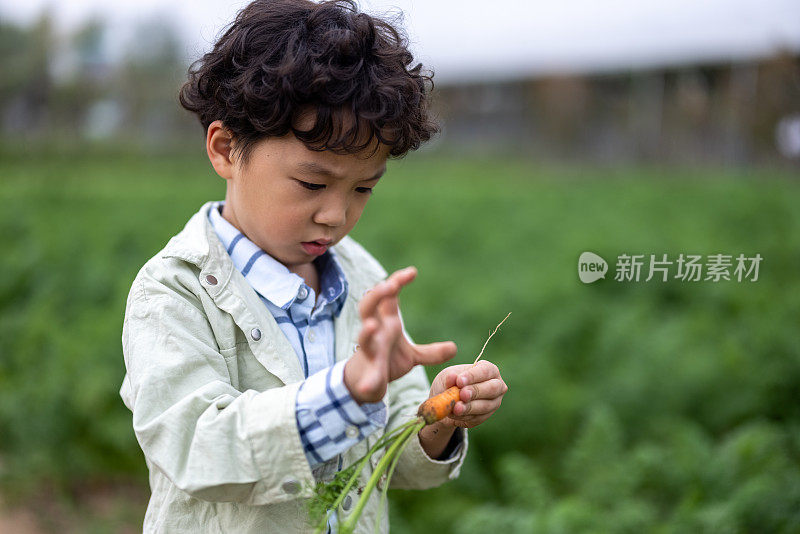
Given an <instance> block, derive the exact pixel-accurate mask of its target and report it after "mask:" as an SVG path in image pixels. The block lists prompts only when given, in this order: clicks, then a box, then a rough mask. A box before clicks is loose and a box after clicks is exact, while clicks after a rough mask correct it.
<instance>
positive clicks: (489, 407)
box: [453, 399, 501, 419]
mask: <svg viewBox="0 0 800 534" xmlns="http://www.w3.org/2000/svg"><path fill="white" fill-rule="evenodd" d="M500 402H501V400H500V399H492V400H476V401H472V402H467V403H464V402H457V403H456V405H455V406H454V407H453V416H455V417H457V418H463V419H467V418H466V416H472V419H475V418H477V417H480V416H482V415H486V416H488V415H491V414H492V413H494V411H495V410H497V408H499V407H500Z"/></svg>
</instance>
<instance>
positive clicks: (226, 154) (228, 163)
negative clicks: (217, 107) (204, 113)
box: [206, 121, 235, 180]
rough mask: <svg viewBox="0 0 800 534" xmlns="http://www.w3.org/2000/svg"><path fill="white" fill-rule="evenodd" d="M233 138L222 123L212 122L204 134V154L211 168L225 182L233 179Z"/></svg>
mask: <svg viewBox="0 0 800 534" xmlns="http://www.w3.org/2000/svg"><path fill="white" fill-rule="evenodd" d="M232 148H233V136H232V135H231V133H230V131H229V130H228V129H227V128H225V126H224V125H223V124H222V121H214V122H212V123H211V124H209V126H208V132H206V152H207V153H208V159H209V160H210V161H211V166H212V167H214V170H215V171H217V174H219V175H220V176H221V177H223V178H225V179H226V180H230V179H231V178H233V170H234V169H233V167H234V164H235V162H234V158H233V153H232Z"/></svg>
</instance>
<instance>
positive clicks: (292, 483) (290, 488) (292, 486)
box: [281, 479, 300, 495]
mask: <svg viewBox="0 0 800 534" xmlns="http://www.w3.org/2000/svg"><path fill="white" fill-rule="evenodd" d="M281 488H282V489H283V491H285V492H286V493H289V494H291V495H294V494H295V493H297V492H298V491H300V483H299V482H297V481H296V480H294V479H290V480H287V481H286V482H284V483H283V484H282V485H281Z"/></svg>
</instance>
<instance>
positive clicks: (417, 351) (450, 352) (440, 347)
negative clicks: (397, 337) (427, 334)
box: [411, 341, 458, 365]
mask: <svg viewBox="0 0 800 534" xmlns="http://www.w3.org/2000/svg"><path fill="white" fill-rule="evenodd" d="M411 350H412V351H413V356H412V357H413V359H414V361H415V363H418V364H421V365H436V364H438V363H444V362H446V361H447V360H449V359H451V358H452V357H453V356H455V355H456V352H458V347H456V344H455V343H453V342H452V341H437V342H436V343H428V344H426V345H411Z"/></svg>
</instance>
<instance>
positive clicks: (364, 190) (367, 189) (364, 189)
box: [356, 187, 372, 195]
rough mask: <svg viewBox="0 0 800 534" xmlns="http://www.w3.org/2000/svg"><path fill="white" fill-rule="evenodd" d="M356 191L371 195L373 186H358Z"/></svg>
mask: <svg viewBox="0 0 800 534" xmlns="http://www.w3.org/2000/svg"><path fill="white" fill-rule="evenodd" d="M356 191H357V192H359V193H364V194H367V195H371V194H372V188H371V187H356Z"/></svg>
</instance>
